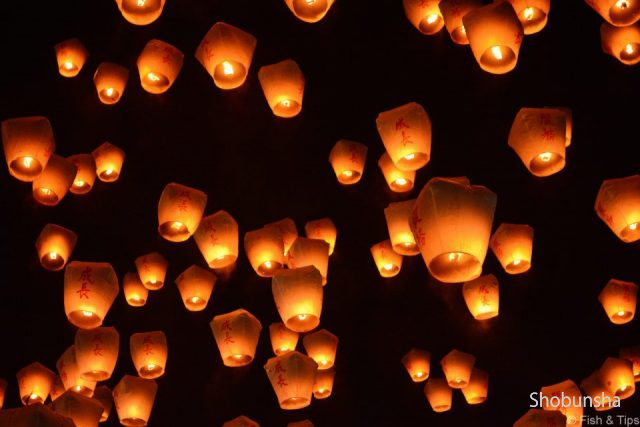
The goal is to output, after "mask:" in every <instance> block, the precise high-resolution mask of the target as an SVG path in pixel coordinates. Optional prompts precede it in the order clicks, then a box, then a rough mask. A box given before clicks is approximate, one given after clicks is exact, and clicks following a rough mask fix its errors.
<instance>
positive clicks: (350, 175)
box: [338, 169, 361, 185]
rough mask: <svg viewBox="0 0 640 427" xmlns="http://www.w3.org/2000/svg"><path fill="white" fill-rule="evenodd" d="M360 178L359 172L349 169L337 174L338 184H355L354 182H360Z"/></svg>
mask: <svg viewBox="0 0 640 427" xmlns="http://www.w3.org/2000/svg"><path fill="white" fill-rule="evenodd" d="M360 176H361V175H360V172H357V171H354V170H351V169H348V170H346V169H345V170H343V171H342V172H340V173H339V174H338V182H339V183H340V184H345V185H349V184H355V183H356V182H358V181H360Z"/></svg>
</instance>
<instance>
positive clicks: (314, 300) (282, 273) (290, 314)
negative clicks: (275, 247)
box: [271, 265, 322, 332]
mask: <svg viewBox="0 0 640 427" xmlns="http://www.w3.org/2000/svg"><path fill="white" fill-rule="evenodd" d="M271 290H272V292H273V299H274V300H275V303H276V308H277V309H278V313H279V314H280V317H281V318H282V321H283V322H284V324H285V325H286V326H287V328H289V329H291V330H292V331H295V332H308V331H311V330H313V329H315V328H316V327H317V326H318V325H319V324H320V313H321V312H322V275H321V274H320V272H319V271H318V269H317V268H315V267H314V266H312V265H310V266H307V267H302V268H295V269H291V270H278V271H277V272H276V274H275V275H274V276H273V279H272V280H271Z"/></svg>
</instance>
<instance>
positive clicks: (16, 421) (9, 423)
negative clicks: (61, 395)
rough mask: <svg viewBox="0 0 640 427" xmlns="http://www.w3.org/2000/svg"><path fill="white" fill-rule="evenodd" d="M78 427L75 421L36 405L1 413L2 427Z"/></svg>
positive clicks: (41, 405)
mask: <svg viewBox="0 0 640 427" xmlns="http://www.w3.org/2000/svg"><path fill="white" fill-rule="evenodd" d="M34 426H36V427H76V425H75V423H74V422H73V420H71V419H70V418H67V417H63V416H62V415H60V414H56V413H55V412H53V411H52V410H51V409H49V408H48V407H47V406H44V405H43V404H41V403H36V404H34V405H31V406H27V407H24V408H19V409H6V410H4V411H2V412H0V427H34Z"/></svg>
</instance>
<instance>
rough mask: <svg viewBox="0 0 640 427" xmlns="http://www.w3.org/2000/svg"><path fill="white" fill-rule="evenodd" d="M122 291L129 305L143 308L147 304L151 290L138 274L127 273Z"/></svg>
mask: <svg viewBox="0 0 640 427" xmlns="http://www.w3.org/2000/svg"><path fill="white" fill-rule="evenodd" d="M122 290H123V291H124V297H125V299H126V300H127V303H128V304H129V305H130V306H132V307H142V306H144V305H145V304H146V303H147V298H148V297H149V289H147V288H146V287H145V286H144V285H143V284H142V281H141V280H140V276H139V275H138V274H137V273H126V274H125V275H124V279H123V280H122Z"/></svg>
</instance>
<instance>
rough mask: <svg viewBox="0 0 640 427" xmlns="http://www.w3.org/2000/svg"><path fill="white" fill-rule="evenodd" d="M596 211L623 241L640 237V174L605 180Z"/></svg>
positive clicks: (633, 240)
mask: <svg viewBox="0 0 640 427" xmlns="http://www.w3.org/2000/svg"><path fill="white" fill-rule="evenodd" d="M596 212H597V213H598V216H599V217H600V219H602V220H603V221H604V222H605V223H606V224H607V225H608V226H609V228H610V229H611V231H613V232H614V233H615V234H616V236H618V237H619V238H620V239H621V240H622V241H623V242H626V243H630V242H635V241H636V240H638V239H640V175H633V176H629V177H626V178H618V179H609V180H606V181H604V182H603V183H602V185H601V186H600V190H599V191H598V198H597V199H596Z"/></svg>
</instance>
